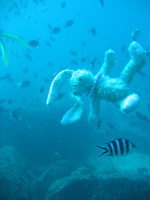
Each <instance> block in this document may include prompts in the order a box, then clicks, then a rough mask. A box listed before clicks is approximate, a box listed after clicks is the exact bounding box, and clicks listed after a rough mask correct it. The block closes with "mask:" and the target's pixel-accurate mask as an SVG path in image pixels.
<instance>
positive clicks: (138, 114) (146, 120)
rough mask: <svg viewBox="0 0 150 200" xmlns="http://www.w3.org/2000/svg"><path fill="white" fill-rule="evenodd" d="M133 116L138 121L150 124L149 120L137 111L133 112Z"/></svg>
mask: <svg viewBox="0 0 150 200" xmlns="http://www.w3.org/2000/svg"><path fill="white" fill-rule="evenodd" d="M135 114H136V116H137V118H138V119H140V120H144V121H145V122H147V123H150V120H149V118H148V117H147V116H146V115H142V114H141V113H140V112H138V111H135Z"/></svg>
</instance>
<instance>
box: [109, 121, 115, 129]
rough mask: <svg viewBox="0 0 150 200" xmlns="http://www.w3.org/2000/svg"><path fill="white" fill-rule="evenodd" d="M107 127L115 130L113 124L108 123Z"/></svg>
mask: <svg viewBox="0 0 150 200" xmlns="http://www.w3.org/2000/svg"><path fill="white" fill-rule="evenodd" d="M107 126H108V127H109V128H110V129H114V128H115V127H114V126H113V125H112V124H111V123H109V122H108V123H107Z"/></svg>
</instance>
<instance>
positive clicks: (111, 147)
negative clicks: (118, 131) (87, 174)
mask: <svg viewBox="0 0 150 200" xmlns="http://www.w3.org/2000/svg"><path fill="white" fill-rule="evenodd" d="M106 144H107V146H106V147H101V146H97V147H99V148H100V149H103V150H104V151H103V152H102V153H101V154H100V155H99V157H100V156H102V155H104V154H106V155H107V156H126V155H128V154H129V153H131V152H132V150H133V149H134V148H136V146H135V145H134V144H133V142H131V141H130V140H127V139H124V138H118V139H115V140H112V141H110V142H109V143H106Z"/></svg>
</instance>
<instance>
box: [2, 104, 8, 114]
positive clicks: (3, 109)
mask: <svg viewBox="0 0 150 200" xmlns="http://www.w3.org/2000/svg"><path fill="white" fill-rule="evenodd" d="M0 113H1V114H5V113H7V110H5V108H3V107H2V106H1V107H0Z"/></svg>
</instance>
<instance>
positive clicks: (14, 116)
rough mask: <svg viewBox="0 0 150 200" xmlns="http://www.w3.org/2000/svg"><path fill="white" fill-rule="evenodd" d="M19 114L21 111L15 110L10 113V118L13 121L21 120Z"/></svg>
mask: <svg viewBox="0 0 150 200" xmlns="http://www.w3.org/2000/svg"><path fill="white" fill-rule="evenodd" d="M20 114H21V109H20V108H16V109H14V110H13V111H11V112H10V118H11V119H13V120H14V121H17V120H21V116H20Z"/></svg>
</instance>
